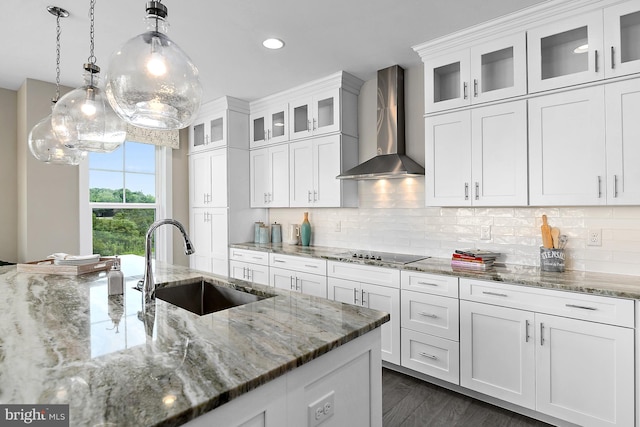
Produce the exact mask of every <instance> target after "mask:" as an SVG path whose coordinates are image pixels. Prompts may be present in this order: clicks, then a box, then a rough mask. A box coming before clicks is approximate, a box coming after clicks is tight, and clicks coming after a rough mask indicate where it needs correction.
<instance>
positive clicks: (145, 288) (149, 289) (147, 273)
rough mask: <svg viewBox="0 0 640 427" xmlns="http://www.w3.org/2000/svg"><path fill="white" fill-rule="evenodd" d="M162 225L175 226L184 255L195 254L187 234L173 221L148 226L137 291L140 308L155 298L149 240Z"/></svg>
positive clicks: (166, 220)
mask: <svg viewBox="0 0 640 427" xmlns="http://www.w3.org/2000/svg"><path fill="white" fill-rule="evenodd" d="M164 224H170V225H175V226H176V227H177V228H178V230H180V233H181V234H182V238H183V239H184V253H185V254H186V255H191V254H193V253H194V252H195V250H194V249H193V243H191V239H190V238H189V235H188V234H187V232H186V230H185V229H184V226H183V225H182V224H181V223H180V222H178V221H176V220H175V219H161V220H158V221H156V222H154V223H153V224H151V225H150V226H149V230H148V231H147V237H146V239H145V250H144V259H145V270H144V277H143V279H142V280H140V281H139V282H138V289H140V290H142V301H143V302H142V307H143V308H144V307H146V306H147V305H149V304H150V303H151V302H152V301H153V300H154V299H155V298H156V284H155V280H154V279H153V269H152V268H151V238H152V237H153V232H154V231H155V230H156V228H158V227H160V226H161V225H164Z"/></svg>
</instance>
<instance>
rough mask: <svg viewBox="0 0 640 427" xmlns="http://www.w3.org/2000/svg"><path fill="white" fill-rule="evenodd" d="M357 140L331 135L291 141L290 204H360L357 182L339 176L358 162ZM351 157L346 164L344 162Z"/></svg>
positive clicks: (342, 205) (310, 205) (303, 205)
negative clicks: (338, 177)
mask: <svg viewBox="0 0 640 427" xmlns="http://www.w3.org/2000/svg"><path fill="white" fill-rule="evenodd" d="M357 157H358V147H357V140H356V139H355V138H351V137H348V136H344V135H329V136H324V137H320V138H313V139H310V140H304V141H298V142H293V143H291V144H290V145H289V176H290V177H291V180H290V183H289V198H290V203H289V205H290V206H291V207H346V206H357V199H358V194H357V190H358V188H357V183H356V182H355V181H345V180H341V179H336V176H337V175H339V174H340V173H341V172H342V171H343V170H346V169H348V168H349V167H352V166H355V162H356V161H357ZM345 159H352V161H351V162H350V163H351V165H349V166H347V167H345V168H343V167H342V162H343V161H345Z"/></svg>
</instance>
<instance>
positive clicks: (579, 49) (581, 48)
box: [573, 44, 589, 53]
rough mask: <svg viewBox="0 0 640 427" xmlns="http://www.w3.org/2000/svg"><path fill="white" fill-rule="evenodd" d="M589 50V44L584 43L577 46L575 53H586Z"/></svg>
mask: <svg viewBox="0 0 640 427" xmlns="http://www.w3.org/2000/svg"><path fill="white" fill-rule="evenodd" d="M588 51H589V45H588V44H583V45H580V46H578V47H577V48H575V49H573V53H585V52H588Z"/></svg>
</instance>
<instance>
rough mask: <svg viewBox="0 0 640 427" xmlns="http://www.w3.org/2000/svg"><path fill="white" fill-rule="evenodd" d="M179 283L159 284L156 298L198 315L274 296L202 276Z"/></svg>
mask: <svg viewBox="0 0 640 427" xmlns="http://www.w3.org/2000/svg"><path fill="white" fill-rule="evenodd" d="M176 283H177V282H176ZM179 283H180V284H176V285H175V286H172V283H171V282H169V283H164V284H160V285H159V287H158V288H157V289H156V298H159V299H161V300H163V301H166V302H169V303H171V304H173V305H177V306H178V307H180V308H183V309H185V310H188V311H190V312H192V313H195V314H198V315H200V316H202V315H204V314H210V313H214V312H216V311H221V310H226V309H228V308H231V307H238V306H240V305H244V304H248V303H250V302H256V301H260V300H262V299H265V298H270V297H273V296H274V295H256V294H252V293H249V292H245V291H240V290H237V289H233V288H228V287H225V286H220V285H216V284H214V283H213V281H211V280H209V279H205V278H202V277H200V278H197V279H192V280H188V281H180V282H179ZM160 286H163V287H160Z"/></svg>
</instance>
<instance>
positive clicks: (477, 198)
mask: <svg viewBox="0 0 640 427" xmlns="http://www.w3.org/2000/svg"><path fill="white" fill-rule="evenodd" d="M476 200H480V183H479V182H478V181H476Z"/></svg>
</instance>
